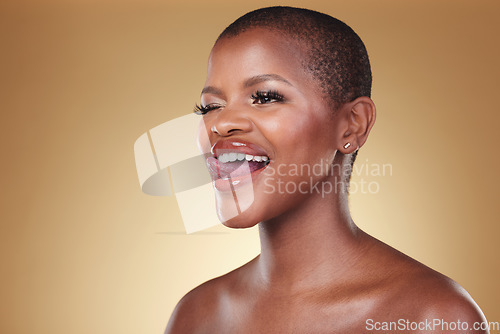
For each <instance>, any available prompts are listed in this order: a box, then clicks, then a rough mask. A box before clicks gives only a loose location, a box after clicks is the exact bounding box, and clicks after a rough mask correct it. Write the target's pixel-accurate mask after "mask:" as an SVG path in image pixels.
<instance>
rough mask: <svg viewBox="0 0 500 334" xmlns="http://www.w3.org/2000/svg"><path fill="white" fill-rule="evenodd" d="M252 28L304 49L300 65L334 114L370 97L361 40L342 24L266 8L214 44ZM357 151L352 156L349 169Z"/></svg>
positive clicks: (294, 11) (299, 12)
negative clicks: (281, 37) (310, 77)
mask: <svg viewBox="0 0 500 334" xmlns="http://www.w3.org/2000/svg"><path fill="white" fill-rule="evenodd" d="M255 28H265V29H269V30H271V31H277V32H279V33H283V34H285V35H286V36H289V37H290V38H292V39H293V40H296V41H297V42H298V43H299V45H302V46H305V47H304V48H303V49H304V52H305V59H304V61H303V66H304V68H305V69H306V71H307V72H309V73H310V74H311V75H312V77H313V79H314V80H315V81H316V82H317V83H318V84H319V87H320V88H321V89H322V92H323V94H324V96H325V98H326V99H327V100H328V101H329V102H331V103H332V104H333V111H336V110H337V109H338V108H340V107H341V106H342V105H343V104H344V103H347V102H351V101H353V100H355V99H356V98H358V97H360V96H368V97H371V87H372V72H371V67H370V61H369V59H368V53H367V52H366V48H365V45H364V43H363V41H361V38H359V36H358V35H357V34H356V33H355V32H354V30H352V29H351V27H349V26H348V25H347V24H345V23H344V22H342V21H340V20H338V19H336V18H334V17H332V16H330V15H327V14H323V13H320V12H317V11H313V10H309V9H304V8H295V7H288V6H274V7H266V8H261V9H257V10H254V11H251V12H249V13H247V14H245V15H243V16H241V17H240V18H238V19H237V20H236V21H234V22H233V23H232V24H230V25H229V26H228V27H227V28H226V29H225V30H224V31H223V32H222V33H221V34H220V35H219V37H218V38H217V41H216V44H217V42H218V41H219V40H222V39H224V38H231V37H236V36H238V35H239V34H241V33H243V32H245V31H247V30H251V29H255ZM357 152H358V151H356V152H355V153H353V154H352V156H351V161H350V166H351V169H352V165H353V164H354V161H355V159H356V155H357ZM348 174H349V175H348V177H347V180H346V181H347V182H349V179H350V174H351V173H348Z"/></svg>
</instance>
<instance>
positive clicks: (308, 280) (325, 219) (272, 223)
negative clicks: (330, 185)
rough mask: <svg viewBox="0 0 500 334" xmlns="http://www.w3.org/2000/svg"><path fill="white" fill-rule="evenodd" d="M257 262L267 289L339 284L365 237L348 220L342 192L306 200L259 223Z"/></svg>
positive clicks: (354, 262) (353, 262) (352, 262)
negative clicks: (279, 214)
mask: <svg viewBox="0 0 500 334" xmlns="http://www.w3.org/2000/svg"><path fill="white" fill-rule="evenodd" d="M259 233H260V240H261V255H260V256H259V258H258V260H257V263H258V268H259V275H260V276H261V281H263V282H262V283H264V284H266V285H267V286H268V287H278V288H280V289H287V290H290V289H294V290H303V289H305V288H311V287H318V286H324V284H327V283H328V284H331V282H334V281H335V280H337V281H339V280H340V279H342V280H345V279H348V278H349V275H347V273H348V271H349V268H352V266H353V265H355V264H356V262H357V259H359V257H360V255H361V254H362V252H363V251H364V248H365V247H363V246H362V244H363V243H362V242H361V241H362V240H363V239H364V237H365V236H366V234H365V233H363V232H362V231H361V230H360V229H359V228H358V227H357V226H356V225H355V224H354V222H353V221H352V219H351V216H350V214H349V208H348V200H347V194H342V193H340V194H333V193H332V194H330V195H329V196H321V195H319V194H318V196H316V197H314V196H309V197H308V198H307V200H305V201H303V202H301V203H300V205H299V206H297V207H296V208H295V209H294V210H292V211H289V212H287V213H285V214H283V215H281V216H278V217H275V218H273V219H272V220H269V221H264V222H261V223H260V224H259Z"/></svg>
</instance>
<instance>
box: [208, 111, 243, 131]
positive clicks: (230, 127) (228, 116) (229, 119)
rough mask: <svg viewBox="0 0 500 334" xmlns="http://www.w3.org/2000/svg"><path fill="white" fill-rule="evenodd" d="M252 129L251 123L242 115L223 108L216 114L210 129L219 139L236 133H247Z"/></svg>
mask: <svg viewBox="0 0 500 334" xmlns="http://www.w3.org/2000/svg"><path fill="white" fill-rule="evenodd" d="M251 129H252V122H251V121H250V120H249V119H248V118H246V117H244V115H243V113H242V112H240V111H238V110H235V109H229V108H227V107H226V108H224V109H223V110H221V111H219V112H218V113H217V116H216V117H215V120H214V121H213V124H212V125H211V127H210V131H211V132H212V133H215V134H218V135H219V136H221V137H228V136H231V135H233V134H236V133H241V132H248V131H250V130H251Z"/></svg>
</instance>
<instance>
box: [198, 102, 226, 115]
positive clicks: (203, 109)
mask: <svg viewBox="0 0 500 334" xmlns="http://www.w3.org/2000/svg"><path fill="white" fill-rule="evenodd" d="M221 107H222V106H221V105H220V104H215V103H213V104H208V105H206V106H203V105H198V104H197V105H196V106H195V107H194V110H193V112H194V113H195V114H197V115H205V114H206V113H208V112H209V111H212V110H215V109H219V108H221Z"/></svg>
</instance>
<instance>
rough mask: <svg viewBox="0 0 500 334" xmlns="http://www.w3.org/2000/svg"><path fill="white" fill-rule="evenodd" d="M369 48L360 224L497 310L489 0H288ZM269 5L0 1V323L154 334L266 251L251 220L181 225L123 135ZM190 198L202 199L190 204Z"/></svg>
mask: <svg viewBox="0 0 500 334" xmlns="http://www.w3.org/2000/svg"><path fill="white" fill-rule="evenodd" d="M278 3H280V4H289V5H295V6H305V7H308V8H312V9H316V10H319V11H323V12H326V13H329V14H331V15H333V16H336V17H338V18H340V19H342V20H344V21H345V22H347V23H348V24H349V25H351V26H352V27H353V28H354V29H355V30H356V31H357V32H358V33H359V35H360V36H361V37H362V39H363V40H364V41H365V43H366V46H367V48H368V52H369V54H370V57H371V60H372V66H373V73H374V91H373V99H374V101H375V103H376V104H377V107H378V120H377V124H376V125H375V128H374V130H373V132H372V136H371V138H370V139H369V142H368V143H367V145H366V146H365V147H364V148H363V149H362V150H361V152H360V156H359V158H358V162H359V163H368V164H372V163H389V164H391V165H392V166H393V173H392V175H389V176H384V177H376V176H366V175H361V176H357V177H355V179H354V181H361V179H364V180H365V181H368V182H377V184H378V185H379V187H380V190H379V192H378V193H377V194H362V193H356V194H353V196H352V198H351V206H352V210H353V216H354V218H355V220H356V221H357V223H358V224H359V225H360V226H361V227H362V228H364V229H365V230H367V231H368V232H370V233H372V234H373V235H375V236H376V237H378V238H380V239H382V240H384V241H385V242H387V243H389V244H390V245H392V246H394V247H396V248H398V249H400V250H402V251H403V252H405V253H407V254H409V255H410V256H413V257H415V258H416V259H418V260H420V261H422V262H424V263H426V264H427V265H429V266H430V267H432V268H434V269H436V270H438V271H440V272H442V273H444V274H446V275H448V276H450V277H452V278H454V279H455V280H457V281H458V282H459V283H460V284H461V285H463V286H464V287H465V288H466V289H467V290H468V291H469V292H470V293H471V295H472V296H473V297H474V298H475V300H476V301H477V302H478V304H479V305H480V306H481V307H482V309H483V311H484V313H485V314H486V316H487V317H488V320H490V321H500V308H499V300H500V289H499V287H498V277H499V275H500V261H499V249H498V238H499V237H500V226H499V218H498V217H499V213H500V212H499V204H498V189H499V187H500V178H499V176H498V171H499V168H498V166H499V163H500V160H499V157H498V143H499V138H500V136H499V132H500V131H499V129H498V124H499V122H500V116H499V115H500V110H499V107H498V101H497V99H498V90H499V88H500V87H499V81H498V80H499V77H500V66H499V65H498V59H499V51H500V47H499V45H498V44H499V43H498V36H499V33H500V20H498V17H500V6H499V5H497V3H498V2H496V1H491V2H486V1H474V2H472V1H469V2H465V1H449V2H445V1H438V2H436V1H418V2H417V1H349V2H347V1H342V2H341V1H307V2H306V1H289V2H282V1H279V2H275V3H273V4H278ZM269 4H270V3H269V2H264V1H246V2H244V3H243V2H241V3H237V4H236V3H234V2H232V1H231V2H230V1H222V0H219V1H211V2H208V1H207V2H201V1H200V2H195V1H175V2H172V1H170V2H169V1H163V2H160V1H152V0H147V1H110V0H107V1H83V0H81V1H62V0H61V1H37V2H32V3H27V2H20V1H14V0H4V1H2V2H1V4H0V36H1V40H0V41H1V52H0V80H1V87H0V108H1V116H2V117H1V120H2V121H1V122H0V124H1V132H0V135H1V141H0V143H1V153H2V163H1V164H0V166H1V167H0V168H1V191H2V193H1V194H2V195H1V202H0V203H1V208H0V209H1V211H0V212H1V218H0V219H1V220H0V222H1V234H0V254H1V272H0V280H1V281H0V283H1V285H0V317H1V320H0V332H1V333H9V334H15V333H39V334H44V333H47V334H58V333H73V334H79V333H82V334H84V333H85V334H87V333H108V334H109V333H120V334H126V333H141V334H144V333H162V331H163V330H164V328H165V325H166V322H167V320H168V318H169V316H170V313H171V311H172V309H173V307H174V306H175V304H176V302H177V301H178V299H179V298H180V297H181V296H182V295H183V294H185V293H186V292H187V291H188V290H189V289H191V288H193V287H194V286H196V285H197V284H199V283H201V282H203V281H205V280H207V279H209V278H212V277H214V276H217V275H220V274H223V273H225V272H227V271H229V270H230V269H232V268H235V267H236V266H238V265H240V264H242V263H244V262H245V261H247V260H249V259H251V258H252V257H253V256H255V255H256V254H257V253H258V251H259V244H258V236H257V231H256V230H255V229H251V230H245V231H232V230H228V229H226V228H223V227H220V226H218V227H215V228H212V229H210V230H208V231H206V232H204V233H198V234H195V235H185V234H183V233H182V231H183V225H182V221H181V220H180V214H179V211H178V209H177V206H176V202H175V198H173V197H171V198H161V197H150V196H147V195H144V194H143V193H141V191H140V189H139V185H138V181H137V175H136V171H135V164H134V156H133V144H134V141H135V139H136V138H137V137H139V136H140V135H141V134H142V133H144V132H145V131H146V130H148V129H149V128H152V127H154V126H156V125H158V124H160V123H163V122H165V121H168V120H170V119H172V118H174V117H177V116H181V115H184V114H186V113H189V112H190V110H191V109H192V107H193V105H194V104H195V103H196V102H198V101H197V99H198V96H199V92H200V90H201V88H202V85H203V82H204V76H205V71H206V59H207V55H208V53H209V50H210V48H211V45H212V43H213V41H214V40H215V38H216V37H217V35H218V33H219V32H220V31H221V30H222V29H223V28H224V27H225V26H226V25H228V24H229V23H230V22H232V20H234V19H235V18H236V17H238V16H240V15H241V14H243V13H245V12H247V11H249V10H251V9H255V8H257V7H261V6H264V5H269ZM193 206H194V207H196V203H193Z"/></svg>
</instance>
